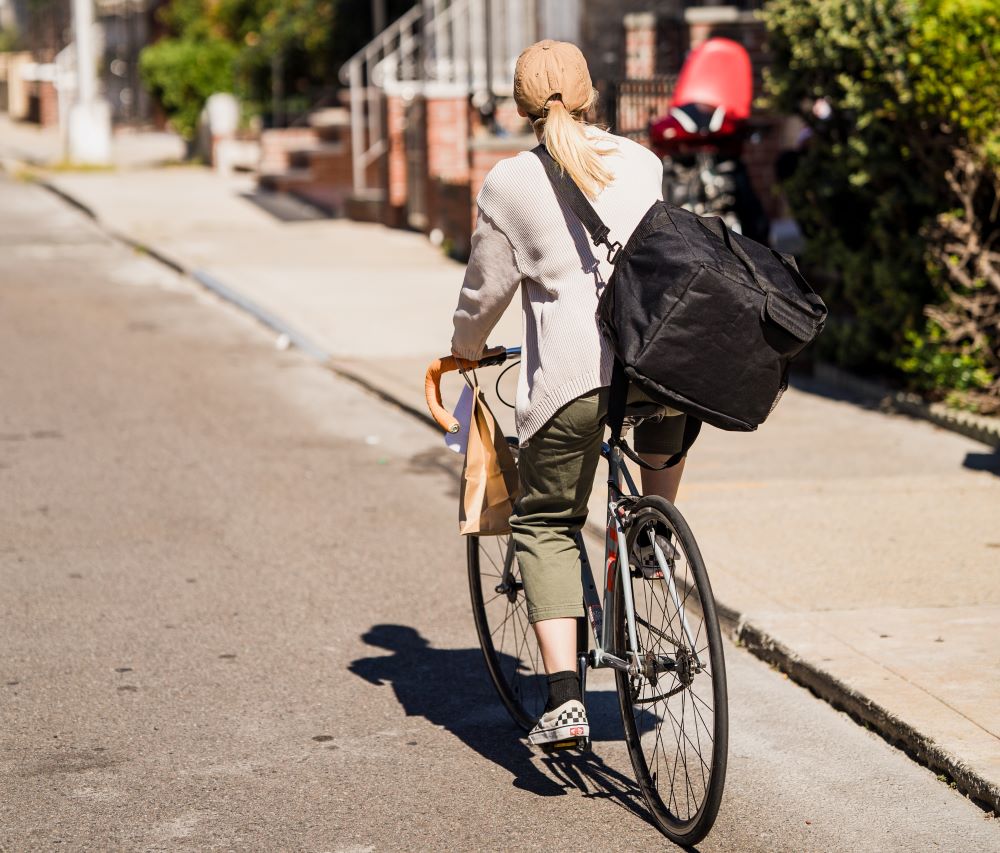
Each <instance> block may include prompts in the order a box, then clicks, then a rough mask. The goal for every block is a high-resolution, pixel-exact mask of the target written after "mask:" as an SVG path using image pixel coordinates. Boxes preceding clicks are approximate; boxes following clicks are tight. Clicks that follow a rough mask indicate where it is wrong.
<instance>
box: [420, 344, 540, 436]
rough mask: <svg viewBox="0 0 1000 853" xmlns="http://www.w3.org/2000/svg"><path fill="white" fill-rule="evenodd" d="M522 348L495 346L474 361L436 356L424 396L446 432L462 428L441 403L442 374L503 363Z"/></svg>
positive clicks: (427, 375) (430, 366)
mask: <svg viewBox="0 0 1000 853" xmlns="http://www.w3.org/2000/svg"><path fill="white" fill-rule="evenodd" d="M519 352H520V348H519V347H517V348H515V349H513V350H508V349H507V348H506V347H493V349H488V350H486V352H484V353H483V355H482V357H481V358H479V359H476V360H474V361H470V360H469V359H465V358H456V357H455V356H453V355H447V356H444V357H443V358H436V359H434V361H432V362H431V363H430V365H429V366H428V368H427V374H426V376H425V377H424V397H425V398H426V399H427V408H428V409H430V413H431V416H432V417H433V418H434V420H435V421H436V422H437V424H438V426H440V427H441V429H443V430H444V431H445V432H450V433H456V432H458V431H459V430H460V429H461V426H460V424H459V423H458V421H457V420H455V416H454V415H452V413H451V412H449V411H448V410H447V409H446V408H445V407H444V406H443V405H442V403H441V376H442V374H445V373H450V372H451V371H453V370H461V371H462V372H463V373H464V372H465V371H467V370H475V369H476V368H477V367H488V366H490V365H493V364H503V363H504V362H505V361H506V360H507V356H508V355H513V354H517V353H519Z"/></svg>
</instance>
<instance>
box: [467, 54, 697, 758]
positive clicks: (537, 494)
mask: <svg viewBox="0 0 1000 853" xmlns="http://www.w3.org/2000/svg"><path fill="white" fill-rule="evenodd" d="M595 96H596V92H595V91H594V88H593V85H592V83H591V78H590V73H589V71H588V69H587V65H586V61H585V60H584V58H583V54H582V53H581V52H580V51H579V49H578V48H577V47H575V46H574V45H571V44H568V43H566V42H554V41H543V42H539V43H537V44H535V45H532V46H531V47H529V48H528V49H527V50H525V51H524V53H522V54H521V56H520V58H519V59H518V62H517V66H516V69H515V76H514V99H515V101H516V103H517V107H518V112H519V113H520V114H521V115H522V116H525V117H527V118H529V119H530V121H531V124H532V127H533V128H534V130H535V133H536V135H537V136H538V138H539V141H541V142H542V143H543V144H544V145H545V148H546V149H547V151H548V153H549V155H551V157H552V158H553V159H554V160H555V162H556V163H557V164H558V165H559V166H560V167H561V168H562V169H563V170H565V172H566V173H567V174H568V175H569V176H570V177H571V178H572V179H573V181H574V182H575V183H576V184H577V186H579V187H580V188H581V189H582V190H583V191H584V193H585V194H586V195H587V196H588V198H589V200H590V201H591V203H592V204H593V206H594V208H595V209H596V210H597V212H598V213H599V214H600V216H601V218H602V219H603V220H604V221H605V222H606V223H607V224H608V225H609V227H610V228H611V231H612V233H614V234H615V235H617V236H620V237H625V236H627V235H629V234H631V233H632V231H633V230H634V229H635V226H636V225H637V224H638V222H639V220H640V219H641V217H642V216H643V214H644V213H645V212H646V210H647V209H648V208H649V207H650V205H652V204H653V203H654V202H655V201H657V200H658V199H660V198H661V186H662V180H663V170H662V165H661V163H660V160H659V158H657V157H656V156H655V155H654V154H653V153H652V152H650V151H648V150H647V149H645V148H643V147H642V146H640V145H638V144H637V143H634V142H632V141H631V140H628V139H625V138H623V137H619V136H614V135H612V134H610V133H606V132H604V131H602V130H600V129H598V128H596V127H594V126H591V125H588V124H587V123H586V122H585V116H586V114H587V112H588V110H589V109H590V108H591V107H592V105H593V103H594V100H595ZM478 205H479V211H478V214H479V218H478V224H477V227H476V231H475V234H474V235H473V238H472V254H471V257H470V260H469V266H468V270H467V272H466V276H465V282H464V284H463V287H462V291H461V295H460V298H459V302H458V308H457V310H456V312H455V315H454V326H455V333H454V337H453V339H452V352H453V354H454V355H455V356H458V357H460V358H464V359H470V360H474V359H477V358H479V357H480V356H481V355H482V353H483V351H484V347H485V344H486V340H487V337H488V335H489V333H490V331H491V330H492V329H493V327H494V326H495V325H496V323H497V321H498V320H499V318H500V316H501V315H502V314H503V312H504V309H505V308H506V307H507V306H508V304H509V303H510V301H511V299H512V298H513V296H514V294H515V292H516V291H517V290H518V289H520V290H521V299H522V305H523V313H524V341H523V344H522V366H521V372H520V378H519V382H518V389H517V397H516V405H515V408H516V412H515V417H516V424H517V434H518V441H519V444H520V457H519V470H520V479H521V491H520V495H519V497H518V500H517V502H516V504H515V507H514V514H513V516H512V518H511V528H512V531H513V539H514V543H515V550H516V554H517V561H518V564H519V566H520V572H521V577H522V580H523V583H524V593H525V597H526V599H527V608H528V618H529V620H530V622H531V623H532V625H533V627H534V631H535V633H536V636H537V638H538V644H539V647H540V649H541V655H542V660H543V663H544V668H545V672H546V674H547V677H548V691H549V692H548V701H547V703H546V705H545V708H544V713H543V714H542V716H541V717H540V719H539V720H538V722H537V724H536V725H535V727H534V728H533V729H532V731H531V733H530V736H529V739H530V740H531V742H532V743H535V744H545V743H552V742H557V741H560V740H564V739H565V738H566V737H567V732H568V731H569V729H572V730H573V731H574V732H580V731H583V732H584V733H585V734H586V735H589V722H588V720H587V715H586V709H585V708H584V706H583V704H582V697H581V692H580V682H579V679H578V677H577V674H576V671H575V669H576V658H577V619H579V618H581V617H583V616H584V612H583V605H582V595H581V587H580V552H579V548H578V547H577V541H576V537H577V534H578V533H579V531H580V530H581V528H582V527H583V524H584V522H585V521H586V517H587V501H588V499H589V497H590V491H591V486H592V483H593V480H594V474H595V473H596V470H597V465H598V462H599V460H600V455H601V444H602V440H603V436H604V420H605V417H606V413H607V403H608V400H607V389H608V386H609V384H610V381H611V370H612V363H613V356H612V354H611V352H610V350H609V348H608V345H607V344H606V343H605V342H604V340H603V339H602V336H601V334H600V332H599V330H598V326H597V320H596V312H597V304H598V299H599V297H600V294H601V292H602V290H603V288H604V286H605V284H606V282H607V280H608V278H609V277H610V275H611V271H612V265H611V263H610V261H609V260H608V259H607V258H605V257H603V253H601V252H598V253H596V254H595V251H594V248H593V247H592V245H591V243H590V240H589V239H588V238H587V235H586V232H585V230H584V228H583V226H582V224H581V223H580V222H579V220H577V219H576V217H575V216H574V215H573V213H572V212H571V211H569V209H568V208H567V207H565V206H564V205H562V204H561V203H560V201H559V200H558V198H557V196H556V194H555V191H554V189H553V187H552V186H551V184H550V182H549V180H548V177H547V175H546V172H545V168H544V166H543V165H542V162H541V160H540V159H539V158H538V157H536V156H535V155H534V154H532V153H531V152H525V153H522V154H520V155H518V156H516V157H512V158H510V159H507V160H504V161H501V162H500V163H498V164H497V165H496V166H495V167H494V168H493V170H492V171H491V172H490V173H489V174H488V175H487V177H486V180H485V182H484V184H483V188H482V191H481V192H480V194H479V198H478ZM663 414H664V415H665V414H666V411H664V412H663ZM683 430H684V416H683V415H681V416H672V417H665V416H661V417H659V418H658V419H649V420H646V421H645V422H644V423H643V424H642V425H641V426H640V427H639V428H638V429H637V432H636V436H635V448H636V450H637V451H638V452H639V453H640V454H641V455H642V456H643V457H644V458H645V460H646V461H647V462H649V463H651V464H652V465H659V464H662V463H663V462H664V461H666V460H667V459H668V458H670V456H672V455H673V454H674V453H676V452H678V451H679V450H680V448H681V438H682V435H683ZM682 470H683V462H682V463H681V464H679V465H677V466H676V467H674V468H669V469H665V470H663V471H655V472H654V471H645V470H644V471H643V472H642V485H643V491H644V492H645V493H646V494H657V495H661V496H662V497H664V498H666V499H667V500H668V501H671V502H672V501H673V500H674V498H675V497H676V493H677V487H678V483H679V481H680V476H681V472H682ZM661 544H662V547H663V548H664V549H665V550H666V549H669V548H670V547H671V546H670V543H669V542H668V541H666V540H665V539H664V541H663V542H662V543H661ZM651 557H652V548H649V557H647V560H646V562H648V563H649V564H650V573H651V574H655V575H657V576H662V575H661V574H660V572H659V570H658V569H657V568H656V566H655V560H652V559H650V558H651Z"/></svg>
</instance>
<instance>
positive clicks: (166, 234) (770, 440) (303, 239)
mask: <svg viewBox="0 0 1000 853" xmlns="http://www.w3.org/2000/svg"><path fill="white" fill-rule="evenodd" d="M3 149H4V138H3V135H2V133H0V155H3V154H4V150H3ZM7 154H8V156H11V153H10V152H9V151H8V152H7ZM45 180H46V181H47V182H48V183H49V184H51V185H52V186H53V187H54V188H55V189H56V190H57V191H58V192H60V193H62V194H64V195H65V196H67V197H70V198H72V199H74V200H75V201H76V203H78V204H79V205H80V206H83V207H85V208H86V209H88V210H89V211H91V212H92V213H93V215H95V216H96V217H97V218H98V220H99V221H100V222H101V223H102V224H104V226H105V227H106V228H108V229H109V230H111V231H113V232H115V233H116V234H118V235H119V236H122V237H123V238H125V239H128V240H130V241H132V242H133V243H135V244H138V245H142V246H145V247H147V249H148V250H150V251H153V252H154V253H155V254H157V255H158V256H160V257H162V258H164V259H166V260H168V261H169V262H170V263H172V264H174V265H175V266H177V267H179V268H181V269H183V270H185V271H186V272H188V273H190V274H192V275H194V276H195V277H197V278H198V279H199V280H201V281H202V283H204V284H206V285H207V286H209V287H212V288H214V289H216V290H222V291H223V292H224V295H225V296H226V297H227V298H230V299H231V300H234V301H237V302H241V303H242V305H243V307H244V308H245V309H247V310H249V311H251V312H252V313H255V314H256V315H257V316H258V317H259V318H262V319H263V320H264V321H265V322H268V323H270V324H271V325H273V326H274V327H275V328H276V329H278V330H280V331H284V332H285V333H287V334H289V335H290V336H291V337H293V338H297V340H298V341H300V342H302V343H303V344H305V345H306V346H307V348H309V349H310V351H312V352H313V354H314V355H316V356H317V357H319V358H327V357H329V359H330V360H331V363H332V366H334V368H335V369H337V370H339V371H341V372H344V373H349V374H350V375H352V376H354V377H355V378H358V379H360V380H362V381H364V382H365V383H366V384H368V385H369V386H370V387H372V388H374V389H375V390H377V391H378V392H379V393H381V394H383V395H384V396H388V397H390V398H392V399H394V400H396V401H397V402H399V403H400V404H401V405H404V406H407V407H408V408H411V409H412V410H413V411H415V412H419V411H421V410H422V409H423V401H422V374H423V368H424V366H425V365H426V363H427V362H428V361H429V360H430V358H432V357H434V356H436V355H440V354H441V353H442V352H444V351H446V350H447V347H448V341H449V339H450V315H451V311H452V309H453V307H454V303H455V299H456V295H457V292H458V287H459V284H460V282H461V278H462V266H461V265H459V264H456V263H454V262H452V261H449V260H447V259H446V258H444V257H443V256H442V255H441V254H440V253H439V252H438V251H436V250H435V249H434V248H432V247H431V246H430V245H429V244H428V243H427V241H426V240H425V239H424V238H423V237H422V236H420V235H416V234H410V233H406V232H400V231H391V230H387V229H383V228H381V227H379V226H374V225H364V224H358V223H352V222H346V221H329V220H322V219H317V218H316V217H315V215H314V214H313V212H312V211H311V210H310V209H309V208H306V207H303V206H301V205H296V204H294V203H291V202H287V201H284V200H281V199H275V198H273V197H272V198H269V197H263V196H258V195H257V194H256V193H255V192H254V188H253V183H252V181H251V180H249V179H246V178H236V179H221V178H218V177H216V176H215V175H213V174H212V173H210V172H208V171H207V170H203V169H196V168H173V169H168V170H159V171H155V170H140V171H130V172H128V173H79V174H74V173H59V174H51V175H48V176H47V177H46V178H45ZM519 339H520V318H519V311H518V306H517V305H516V304H515V305H514V306H512V310H510V311H508V313H507V315H506V316H505V317H504V319H503V321H502V322H501V326H500V328H499V329H498V330H497V332H496V333H495V334H494V335H493V338H492V340H493V341H494V342H497V343H505V344H513V343H516V342H517V341H519ZM512 375H513V372H512V373H511V374H509V375H508V377H507V378H506V379H505V380H504V381H505V383H506V387H507V388H508V389H512V387H513V382H512ZM454 389H455V386H454V385H453V386H451V388H450V389H449V391H448V392H447V393H451V394H452V395H454ZM508 393H509V392H508ZM451 399H454V396H452V397H451ZM500 408H501V407H497V409H498V410H499V409H500ZM498 413H499V411H498ZM371 430H372V432H373V433H377V432H378V425H377V424H373V425H372V426H371ZM998 473H1000V472H998V468H997V458H996V456H995V454H993V453H992V452H991V450H990V448H988V447H986V446H985V445H982V444H978V443H977V442H975V441H973V440H971V439H968V438H964V437H962V436H958V435H955V434H952V433H949V432H946V431H944V430H941V429H939V428H936V427H934V426H932V425H930V424H928V423H925V422H921V421H915V420H911V419H909V418H905V417H893V416H887V415H884V414H881V413H879V412H876V411H870V410H866V409H865V408H863V407H862V406H859V405H857V404H856V402H854V401H851V400H847V399H841V398H838V396H837V395H836V393H834V392H832V391H831V389H830V388H829V387H823V386H821V385H820V384H819V383H801V384H800V385H799V387H796V388H792V389H790V390H789V392H788V393H787V395H786V397H785V399H784V401H783V402H782V404H781V406H779V408H778V409H777V411H776V412H775V414H774V415H773V416H772V418H771V419H770V420H769V421H768V423H767V425H766V426H765V427H764V428H763V429H762V430H761V431H759V432H758V433H755V434H750V435H744V434H740V435H736V434H729V433H722V432H719V431H716V430H706V431H705V433H704V435H703V437H702V438H701V439H700V440H699V444H698V446H697V448H696V450H695V451H694V452H693V454H692V458H691V462H690V465H689V468H688V472H687V474H686V477H685V483H684V486H683V489H682V493H681V495H680V498H679V500H678V503H679V505H680V506H681V508H682V510H683V512H684V513H685V515H686V516H687V518H688V519H689V521H690V522H691V525H692V527H693V529H694V530H695V531H696V534H697V536H698V540H699V543H700V544H701V546H702V549H703V551H704V554H705V558H706V561H707V563H708V565H709V568H710V572H711V576H712V582H713V587H714V589H715V593H716V596H717V598H718V599H719V601H720V603H721V604H722V605H723V607H724V609H725V610H726V612H727V613H728V615H729V617H730V624H731V626H733V628H734V631H735V632H736V634H737V636H738V637H739V638H740V639H741V640H742V641H743V642H744V643H745V644H747V645H748V646H750V647H751V648H752V649H753V650H754V651H755V652H756V653H758V654H760V655H761V656H763V657H765V658H768V659H770V660H772V661H774V662H775V663H777V664H778V665H779V666H781V667H782V668H784V669H785V670H786V671H788V672H789V673H790V674H791V675H792V676H793V677H795V678H796V679H798V680H800V681H802V682H803V683H805V684H807V685H808V686H810V687H811V688H812V689H814V690H815V691H816V692H818V693H820V694H821V695H823V696H824V697H825V698H827V699H829V700H830V701H832V702H833V703H834V704H837V705H838V706H840V707H843V708H845V709H847V710H849V711H851V712H852V713H853V714H855V716H858V717H860V718H861V719H863V720H864V721H865V722H866V723H868V724H870V725H872V726H873V727H875V728H877V729H878V730H879V731H881V732H882V733H883V734H884V735H885V736H886V737H888V738H889V739H891V740H893V741H894V742H897V743H899V744H900V745H902V746H904V747H905V748H907V749H908V750H910V751H911V752H912V753H914V754H916V755H917V756H918V757H919V758H920V759H921V760H923V761H925V762H926V763H928V764H929V766H931V767H932V768H934V769H936V770H939V771H944V772H946V773H947V774H949V775H950V776H951V777H952V778H953V779H954V781H955V782H957V784H958V785H959V787H960V788H961V789H962V790H964V791H965V792H967V793H969V794H970V795H972V796H973V797H974V798H975V799H977V800H978V801H979V802H980V803H983V804H986V805H988V806H989V807H991V808H993V809H994V810H998V809H1000V710H998V709H1000V654H998V652H997V648H998V640H1000V583H998V571H997V570H998V567H1000V524H998V517H1000V476H998ZM601 502H602V496H601V495H600V494H599V493H598V494H597V495H596V496H595V499H594V501H593V502H592V511H593V512H594V513H595V514H596V515H595V516H594V517H596V518H598V519H599V518H601V517H602V514H601V510H600V504H601ZM595 507H596V509H595ZM732 701H733V702H734V703H737V702H739V701H741V699H740V697H739V696H738V695H734V696H732ZM774 711H775V714H776V715H779V716H780V714H781V710H780V709H774ZM775 749H776V750H780V739H776V742H775ZM858 772H859V773H864V772H865V771H864V768H859V770H858Z"/></svg>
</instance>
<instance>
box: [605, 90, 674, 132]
mask: <svg viewBox="0 0 1000 853" xmlns="http://www.w3.org/2000/svg"><path fill="white" fill-rule="evenodd" d="M676 85H677V75H676V74H664V75H661V76H658V77H652V78H649V79H647V80H621V81H619V82H618V84H617V85H616V86H615V94H614V98H613V99H612V104H613V108H614V115H613V116H610V117H609V118H610V124H611V126H612V129H613V130H614V132H615V133H617V134H619V135H620V136H627V137H629V138H630V139H634V140H636V142H643V143H645V142H646V140H647V138H648V136H647V134H648V131H649V123H650V122H651V121H652V120H653V119H656V118H659V117H660V116H662V115H664V114H665V113H666V112H667V106H668V105H669V104H670V96H671V95H672V94H673V91H674V87H675V86H676Z"/></svg>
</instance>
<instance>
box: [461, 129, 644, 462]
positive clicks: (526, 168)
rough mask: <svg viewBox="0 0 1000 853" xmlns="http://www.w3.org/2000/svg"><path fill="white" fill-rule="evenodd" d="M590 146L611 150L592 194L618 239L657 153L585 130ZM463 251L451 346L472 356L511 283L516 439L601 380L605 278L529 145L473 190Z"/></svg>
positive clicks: (631, 220)
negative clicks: (516, 313) (471, 221)
mask: <svg viewBox="0 0 1000 853" xmlns="http://www.w3.org/2000/svg"><path fill="white" fill-rule="evenodd" d="M588 134H589V135H590V137H591V139H592V140H593V142H594V144H595V145H599V146H602V147H607V148H614V149H616V150H615V153H613V154H609V155H608V156H607V157H605V161H604V162H605V164H606V165H607V167H608V168H609V170H610V171H611V172H612V174H613V175H614V181H613V182H612V183H611V184H610V185H609V186H607V187H606V188H605V189H604V190H603V191H602V192H601V193H600V194H599V195H598V197H597V199H596V200H592V203H593V205H594V208H595V209H596V210H597V212H598V214H600V217H601V219H603V220H604V222H605V223H606V224H607V225H608V227H609V228H610V229H611V235H610V239H611V240H612V241H614V240H618V241H620V242H621V243H622V245H624V244H625V242H626V241H627V240H628V238H629V236H630V235H631V234H632V232H633V231H634V230H635V227H636V225H638V224H639V220H640V219H641V218H642V216H643V214H644V213H645V212H646V211H647V210H648V209H649V207H650V206H651V205H652V204H653V203H654V202H655V201H657V200H659V199H660V198H661V197H662V196H661V193H662V184H663V167H662V164H661V163H660V160H659V158H657V157H656V155H655V154H653V153H652V152H651V151H649V150H647V149H646V148H643V147H642V146H641V145H639V144H638V143H635V142H632V141H631V140H629V139H625V138H623V137H620V136H613V135H612V134H610V133H605V132H604V131H600V130H597V129H596V128H588ZM477 201H478V205H479V219H478V223H477V225H476V231H475V233H474V234H473V236H472V254H471V257H470V258H469V266H468V268H467V270H466V273H465V281H464V283H463V285H462V291H461V294H460V296H459V300H458V308H457V309H456V311H455V316H454V324H455V334H454V337H453V338H452V352H453V353H454V354H455V355H457V356H460V357H462V358H477V357H478V356H479V355H480V354H481V353H482V351H483V347H484V345H485V344H486V340H487V338H488V336H489V334H490V332H491V331H492V330H493V327H494V326H495V325H496V324H497V322H498V321H499V319H500V317H501V315H502V314H503V312H504V309H506V307H507V306H508V305H509V304H510V301H511V299H512V298H513V296H514V292H515V291H516V290H517V289H518V287H520V288H521V305H522V308H523V340H522V344H521V345H522V352H521V371H520V377H519V379H518V386H517V396H516V400H515V421H516V424H517V434H518V439H519V441H520V442H521V444H522V445H524V444H527V442H528V441H529V439H530V438H531V436H532V435H534V434H535V432H537V431H538V429H539V428H540V427H542V426H544V425H545V423H546V422H547V421H548V420H549V418H551V417H552V415H554V414H555V413H556V411H558V410H559V409H560V408H561V407H562V406H564V405H566V403H568V402H570V401H571V400H574V399H576V398H577V397H579V396H581V395H583V394H586V393H588V392H590V391H593V390H594V389H597V388H601V387H603V386H605V385H608V384H609V383H610V381H611V366H612V360H613V359H612V355H611V351H610V350H609V348H608V346H607V344H606V343H605V342H604V340H603V338H602V336H601V334H600V332H599V330H598V327H597V319H596V313H597V301H598V298H599V297H600V295H601V292H602V291H603V290H604V286H605V284H606V282H607V280H608V278H609V277H610V276H611V271H612V265H611V264H609V263H608V261H607V252H606V250H604V249H603V248H601V249H598V248H595V247H594V245H593V244H592V243H591V241H590V238H589V236H588V235H587V233H586V230H585V229H584V227H583V225H582V223H581V222H580V220H579V219H578V218H577V217H576V216H575V215H574V214H573V212H572V211H571V210H570V209H569V208H568V207H567V206H566V205H565V204H561V203H560V201H559V200H558V199H557V198H556V195H555V190H554V189H553V188H552V185H551V183H550V182H549V180H548V177H547V175H546V174H545V169H544V167H543V166H542V163H541V161H540V160H539V159H538V157H536V156H535V155H534V154H532V153H531V152H530V151H525V152H523V153H521V154H518V155H517V156H516V157H511V158H509V159H506V160H501V161H500V162H499V163H497V165H496V166H494V167H493V169H492V170H490V173H489V174H488V175H487V176H486V180H485V182H484V183H483V188H482V190H481V191H480V193H479V198H478V200H477Z"/></svg>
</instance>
